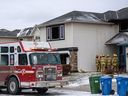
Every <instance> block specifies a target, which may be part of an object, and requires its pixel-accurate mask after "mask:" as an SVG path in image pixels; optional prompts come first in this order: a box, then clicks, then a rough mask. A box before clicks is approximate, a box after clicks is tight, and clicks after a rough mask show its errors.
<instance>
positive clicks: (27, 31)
mask: <svg viewBox="0 0 128 96" xmlns="http://www.w3.org/2000/svg"><path fill="white" fill-rule="evenodd" d="M32 30H33V27H28V28H24V29H22V30H21V31H19V33H18V34H17V37H24V36H31V34H32Z"/></svg>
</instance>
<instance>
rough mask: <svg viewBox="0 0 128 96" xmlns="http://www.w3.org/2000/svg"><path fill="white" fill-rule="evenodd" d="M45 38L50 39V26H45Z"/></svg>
mask: <svg viewBox="0 0 128 96" xmlns="http://www.w3.org/2000/svg"><path fill="white" fill-rule="evenodd" d="M46 35H47V40H50V38H51V30H50V27H47V34H46Z"/></svg>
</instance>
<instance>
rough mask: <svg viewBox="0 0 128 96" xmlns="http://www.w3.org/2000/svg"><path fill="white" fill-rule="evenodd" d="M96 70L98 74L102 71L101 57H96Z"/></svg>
mask: <svg viewBox="0 0 128 96" xmlns="http://www.w3.org/2000/svg"><path fill="white" fill-rule="evenodd" d="M96 69H97V72H99V71H100V70H101V69H100V56H98V55H96Z"/></svg>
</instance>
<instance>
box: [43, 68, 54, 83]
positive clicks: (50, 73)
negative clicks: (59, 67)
mask: <svg viewBox="0 0 128 96" xmlns="http://www.w3.org/2000/svg"><path fill="white" fill-rule="evenodd" d="M54 80H56V68H45V81H54Z"/></svg>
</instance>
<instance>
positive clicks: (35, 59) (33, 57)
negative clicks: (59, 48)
mask: <svg viewBox="0 0 128 96" xmlns="http://www.w3.org/2000/svg"><path fill="white" fill-rule="evenodd" d="M29 58H30V64H32V65H33V64H60V63H61V61H60V55H59V54H58V53H31V54H30V55H29Z"/></svg>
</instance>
